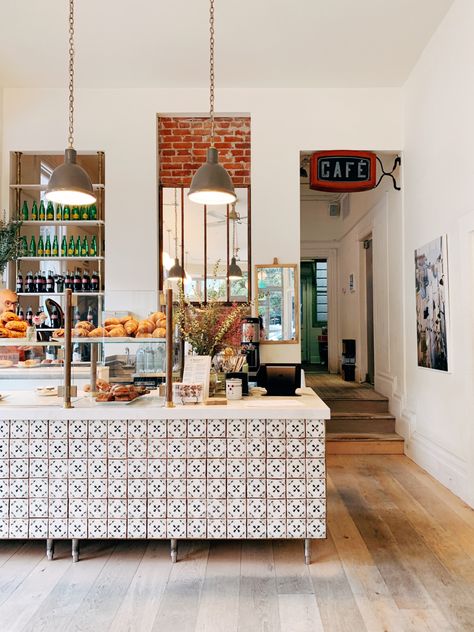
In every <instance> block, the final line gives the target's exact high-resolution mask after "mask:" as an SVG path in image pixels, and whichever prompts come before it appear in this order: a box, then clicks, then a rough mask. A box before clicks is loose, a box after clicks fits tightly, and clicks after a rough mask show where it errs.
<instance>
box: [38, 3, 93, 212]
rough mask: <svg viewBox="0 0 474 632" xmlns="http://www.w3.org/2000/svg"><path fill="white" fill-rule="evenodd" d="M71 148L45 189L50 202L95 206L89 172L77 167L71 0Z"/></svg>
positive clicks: (72, 12)
mask: <svg viewBox="0 0 474 632" xmlns="http://www.w3.org/2000/svg"><path fill="white" fill-rule="evenodd" d="M68 143H69V147H68V148H67V149H66V150H65V152H64V163H63V164H62V165H59V167H56V169H55V170H54V171H53V173H52V175H51V179H50V181H49V184H48V188H47V189H46V194H45V197H46V199H47V200H48V201H51V202H56V203H57V204H63V205H64V204H68V205H70V206H83V205H86V204H93V203H94V202H95V201H96V195H95V193H94V191H93V189H92V182H91V179H90V177H89V175H88V174H87V172H86V171H85V170H84V169H83V168H82V167H81V166H79V165H78V164H77V162H76V158H77V152H76V150H75V149H74V148H73V143H74V0H69V136H68Z"/></svg>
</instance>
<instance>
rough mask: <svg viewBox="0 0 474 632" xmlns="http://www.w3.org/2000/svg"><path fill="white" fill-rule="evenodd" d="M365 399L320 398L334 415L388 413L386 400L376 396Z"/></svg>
mask: <svg viewBox="0 0 474 632" xmlns="http://www.w3.org/2000/svg"><path fill="white" fill-rule="evenodd" d="M375 395H377V397H374V398H370V399H369V398H367V399H358V398H357V399H349V398H347V397H321V396H320V397H321V399H322V400H323V401H324V403H325V404H327V405H328V406H329V408H330V409H331V412H335V413H388V412H389V411H388V398H386V397H383V396H381V395H378V393H375Z"/></svg>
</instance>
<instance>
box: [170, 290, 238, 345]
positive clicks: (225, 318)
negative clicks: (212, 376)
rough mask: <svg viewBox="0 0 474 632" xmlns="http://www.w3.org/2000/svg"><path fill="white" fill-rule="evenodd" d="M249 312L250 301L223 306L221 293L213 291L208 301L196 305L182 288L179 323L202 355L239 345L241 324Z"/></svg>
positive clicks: (184, 336)
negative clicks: (189, 299)
mask: <svg viewBox="0 0 474 632" xmlns="http://www.w3.org/2000/svg"><path fill="white" fill-rule="evenodd" d="M248 311H249V304H248V303H232V305H223V304H222V302H221V301H219V300H218V293H217V292H210V293H209V300H208V301H207V303H204V302H201V303H199V304H198V305H193V304H191V303H190V302H189V301H188V300H187V299H186V297H185V296H184V291H183V288H182V287H181V288H180V296H179V306H178V309H177V310H176V322H177V325H178V328H179V331H180V333H181V335H182V336H183V338H184V339H185V340H186V342H188V343H189V344H190V345H191V347H192V349H193V350H194V351H195V352H196V353H197V354H198V355H210V356H214V355H215V354H216V353H217V352H219V351H221V350H223V349H225V348H226V347H234V348H236V347H238V345H239V344H240V339H241V335H240V333H241V332H240V323H241V320H242V318H243V316H245V315H246V314H248Z"/></svg>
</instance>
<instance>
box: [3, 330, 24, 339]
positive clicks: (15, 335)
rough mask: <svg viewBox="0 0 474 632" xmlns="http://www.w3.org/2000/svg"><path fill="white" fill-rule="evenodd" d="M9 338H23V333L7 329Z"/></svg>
mask: <svg viewBox="0 0 474 632" xmlns="http://www.w3.org/2000/svg"><path fill="white" fill-rule="evenodd" d="M7 331H8V337H9V338H24V337H25V332H24V331H13V329H7Z"/></svg>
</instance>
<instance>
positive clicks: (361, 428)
mask: <svg viewBox="0 0 474 632" xmlns="http://www.w3.org/2000/svg"><path fill="white" fill-rule="evenodd" d="M395 421H396V420H395V417H394V416H393V415H391V414H390V413H341V412H333V411H331V419H329V420H328V422H327V425H326V429H327V431H328V432H332V433H340V432H349V433H351V432H352V433H374V432H381V433H387V432H388V433H393V432H395Z"/></svg>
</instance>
